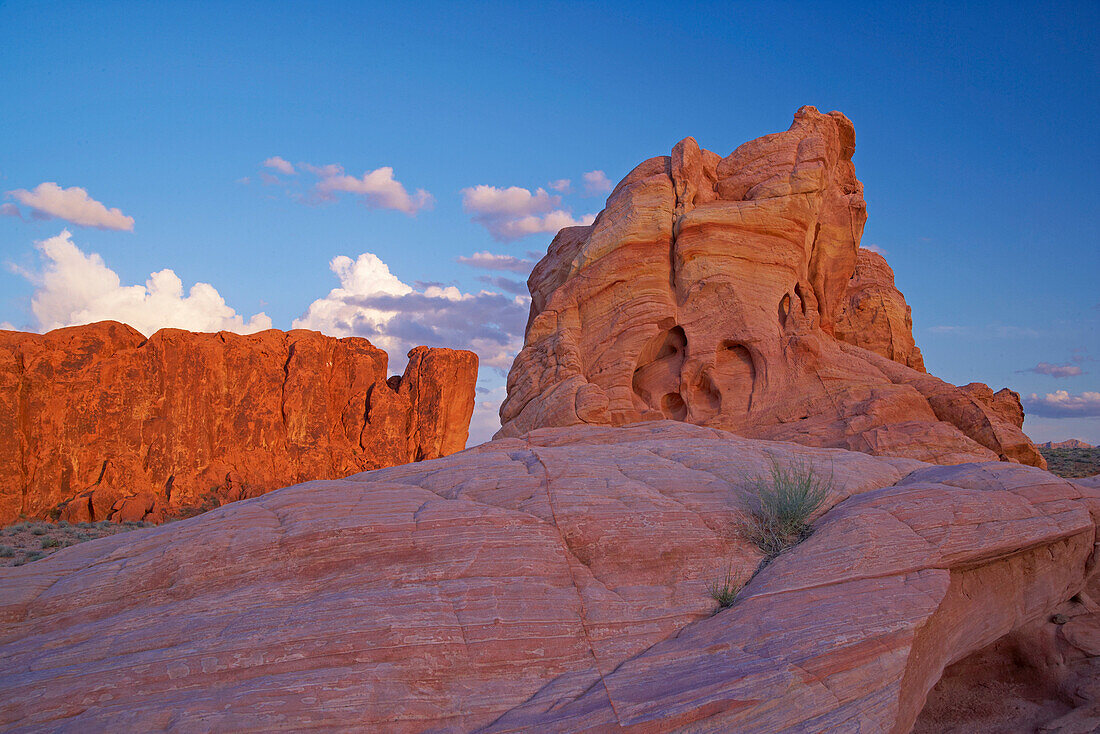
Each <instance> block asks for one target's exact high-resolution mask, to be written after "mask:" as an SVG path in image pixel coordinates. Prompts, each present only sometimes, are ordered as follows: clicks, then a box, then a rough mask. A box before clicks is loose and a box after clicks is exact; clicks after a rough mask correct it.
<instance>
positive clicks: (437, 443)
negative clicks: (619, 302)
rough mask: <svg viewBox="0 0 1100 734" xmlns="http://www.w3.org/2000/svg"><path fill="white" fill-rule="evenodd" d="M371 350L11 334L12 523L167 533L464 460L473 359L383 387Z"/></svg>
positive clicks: (6, 494)
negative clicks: (186, 518)
mask: <svg viewBox="0 0 1100 734" xmlns="http://www.w3.org/2000/svg"><path fill="white" fill-rule="evenodd" d="M387 361H388V359H387V355H386V353H385V352H384V351H382V350H380V349H377V348H375V347H374V346H372V345H371V344H370V342H368V341H367V340H366V339H360V338H347V339H335V338H332V337H327V336H323V335H322V334H319V333H317V332H312V331H305V330H295V331H290V332H282V331H277V330H270V331H264V332H261V333H258V334H252V335H247V336H242V335H239V334H232V333H228V332H221V333H217V334H195V333H191V332H187V331H181V330H178V329H163V330H161V331H159V332H157V333H156V334H154V335H153V336H152V337H150V338H149V339H146V338H145V337H144V336H142V335H141V334H140V333H138V332H137V331H135V330H134V329H132V328H130V327H129V326H126V325H124V324H120V323H116V322H101V323H97V324H91V325H89V326H77V327H71V328H66V329H58V330H56V331H52V332H50V333H48V334H29V333H22V332H12V331H0V436H2V437H3V439H4V440H3V441H0V522H8V521H10V520H12V519H14V518H15V517H16V516H18V515H19V514H20V513H25V514H27V515H30V516H41V515H44V514H46V513H48V512H49V511H50V510H51V509H52V508H55V507H57V506H58V505H61V504H62V503H65V504H64V507H63V508H62V515H61V516H62V518H64V519H69V520H73V521H77V520H92V519H94V520H101V519H107V518H112V519H134V520H136V519H148V520H159V519H162V518H163V515H164V513H165V512H166V511H168V510H169V509H170V508H186V507H193V506H195V505H197V504H198V503H200V502H201V501H202V500H203V499H204V497H205V496H206V495H208V494H209V493H211V492H213V493H214V494H215V495H216V497H217V498H218V499H219V500H220V501H231V500H236V499H240V498H242V497H248V496H255V495H258V494H263V493H264V492H267V491H270V490H272V489H276V488H278V487H284V486H286V485H288V484H292V483H295V482H302V481H308V480H311V479H333V478H337V477H344V476H347V475H349V474H353V473H355V472H360V471H364V470H368V469H376V468H379V467H384V466H393V465H395V464H404V463H406V462H409V461H417V460H421V459H433V458H437V457H440V456H444V455H446V454H450V453H454V452H456V451H460V450H462V449H463V448H464V447H465V444H466V438H467V436H468V432H469V423H470V416H471V414H472V412H473V406H474V384H475V381H476V378H477V356H476V355H475V354H473V353H472V352H465V351H454V350H450V349H429V348H427V347H417V348H416V349H414V350H413V351H412V352H410V355H409V364H408V367H407V368H406V370H405V374H404V376H403V377H401V378H391V379H390V381H389V383H387Z"/></svg>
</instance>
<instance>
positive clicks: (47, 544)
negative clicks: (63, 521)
mask: <svg viewBox="0 0 1100 734" xmlns="http://www.w3.org/2000/svg"><path fill="white" fill-rule="evenodd" d="M59 545H61V541H60V540H58V539H57V538H43V539H42V547H43V548H56V547H58V546H59Z"/></svg>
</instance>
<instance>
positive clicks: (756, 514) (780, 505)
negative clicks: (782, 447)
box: [744, 457, 833, 559]
mask: <svg viewBox="0 0 1100 734" xmlns="http://www.w3.org/2000/svg"><path fill="white" fill-rule="evenodd" d="M747 489H748V490H749V491H748V493H747V494H746V496H745V498H744V504H745V510H746V514H747V519H746V526H747V527H746V530H747V534H748V536H749V539H750V540H752V542H753V543H754V544H755V545H756V547H757V548H759V549H760V551H761V552H762V553H763V554H764V555H765V557H767V558H769V559H770V558H775V557H776V556H778V555H779V554H780V553H782V552H783V551H785V550H786V549H787V548H790V547H791V546H793V545H797V544H798V543H800V542H801V541H802V540H804V539H805V538H807V537H809V535H810V533H811V532H812V528H811V526H810V517H811V516H812V515H813V514H814V512H816V511H817V510H818V509H819V508H820V507H821V506H822V505H823V504H825V500H826V499H827V498H828V496H829V493H830V492H831V491H832V489H833V478H832V475H831V474H830V475H829V476H827V477H826V476H824V475H822V474H820V473H819V472H818V471H817V469H816V468H815V467H814V465H813V464H812V463H811V462H808V461H805V462H794V463H791V464H786V465H784V464H781V463H779V461H778V460H777V459H775V458H774V457H773V458H772V462H771V468H770V469H769V470H768V474H767V475H766V476H757V477H753V478H752V479H750V480H749V481H748V482H747Z"/></svg>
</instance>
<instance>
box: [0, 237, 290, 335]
mask: <svg viewBox="0 0 1100 734" xmlns="http://www.w3.org/2000/svg"><path fill="white" fill-rule="evenodd" d="M36 247H37V248H38V251H39V253H40V254H41V257H42V258H43V261H44V262H43V266H44V267H43V269H42V271H41V272H39V273H31V272H27V271H24V270H18V269H15V270H16V272H18V273H19V274H21V275H23V276H24V277H26V278H28V279H29V280H31V281H32V282H33V283H34V284H35V286H36V289H35V292H34V295H33V296H32V297H31V311H32V312H33V313H34V316H35V319H36V320H37V322H38V328H39V329H40V330H41V331H49V330H51V329H57V328H60V327H63V326H75V325H78V324H90V323H93V322H95V321H107V320H113V321H121V322H123V323H127V324H129V325H130V326H132V327H134V328H135V329H137V330H138V331H140V332H141V333H143V334H145V335H146V336H149V335H151V334H152V333H153V332H155V331H156V330H157V329H160V328H164V327H174V328H178V329H188V330H190V331H222V330H224V331H235V332H239V333H242V334H248V333H252V332H255V331H261V330H263V329H270V328H271V319H270V318H268V317H267V315H266V314H264V313H258V314H256V315H255V316H253V317H252V318H251V319H249V320H248V322H245V321H244V319H243V318H242V317H241V316H240V315H238V314H237V313H236V312H235V311H234V310H233V309H232V308H230V307H229V306H227V305H226V303H225V299H223V298H222V297H221V295H220V294H219V293H218V291H217V290H216V289H215V288H214V286H212V285H210V284H209V283H195V284H194V285H193V286H191V289H190V291H189V293H188V295H186V296H185V295H184V294H183V283H182V281H180V279H179V277H178V276H177V275H176V274H175V273H174V272H173V271H171V270H167V269H165V270H161V271H159V272H156V273H153V274H152V275H150V276H149V278H148V280H146V281H145V285H129V286H124V285H122V284H121V281H120V280H119V277H118V274H117V273H116V272H115V271H113V270H111V269H110V268H109V267H107V265H106V263H104V261H103V258H102V257H100V256H99V255H98V254H96V253H91V254H85V253H84V252H82V251H81V250H80V248H79V247H77V246H76V245H75V244H73V241H72V235H71V234H70V233H69V231H68V230H63V231H62V232H61V234H59V235H57V236H56V237H50V238H49V239H46V240H42V241H41V242H38V243H36Z"/></svg>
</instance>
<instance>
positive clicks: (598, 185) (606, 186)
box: [582, 171, 611, 196]
mask: <svg viewBox="0 0 1100 734" xmlns="http://www.w3.org/2000/svg"><path fill="white" fill-rule="evenodd" d="M582 178H583V179H584V193H585V194H586V195H587V196H599V195H600V194H606V193H608V192H610V191H611V179H609V178H608V177H607V174H606V173H604V172H603V171H589V172H588V173H586V174H584V176H582Z"/></svg>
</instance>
